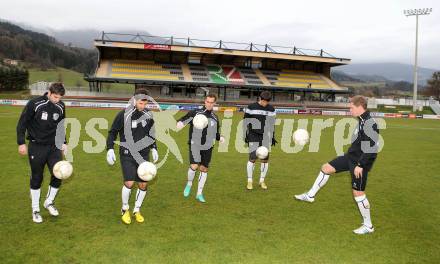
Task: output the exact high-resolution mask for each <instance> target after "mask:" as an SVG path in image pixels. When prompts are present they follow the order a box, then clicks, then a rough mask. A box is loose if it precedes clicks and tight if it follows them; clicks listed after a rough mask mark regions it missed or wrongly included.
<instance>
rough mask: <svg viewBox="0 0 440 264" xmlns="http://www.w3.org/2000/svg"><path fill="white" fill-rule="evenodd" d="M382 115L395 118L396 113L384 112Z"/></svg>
mask: <svg viewBox="0 0 440 264" xmlns="http://www.w3.org/2000/svg"><path fill="white" fill-rule="evenodd" d="M384 117H391V118H395V117H396V114H394V113H384Z"/></svg>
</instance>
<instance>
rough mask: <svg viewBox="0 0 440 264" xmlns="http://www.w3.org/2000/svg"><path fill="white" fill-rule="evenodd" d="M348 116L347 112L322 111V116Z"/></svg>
mask: <svg viewBox="0 0 440 264" xmlns="http://www.w3.org/2000/svg"><path fill="white" fill-rule="evenodd" d="M348 114H349V113H348V112H347V111H327V110H323V111H322V115H335V116H345V115H348Z"/></svg>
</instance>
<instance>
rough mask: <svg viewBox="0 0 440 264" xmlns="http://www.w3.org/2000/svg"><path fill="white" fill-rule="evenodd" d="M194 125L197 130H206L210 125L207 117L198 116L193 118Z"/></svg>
mask: <svg viewBox="0 0 440 264" xmlns="http://www.w3.org/2000/svg"><path fill="white" fill-rule="evenodd" d="M192 122H193V125H194V127H195V128H197V129H204V128H205V127H206V126H207V125H208V118H207V117H206V116H205V115H202V114H198V115H196V116H195V117H194V118H193V121H192Z"/></svg>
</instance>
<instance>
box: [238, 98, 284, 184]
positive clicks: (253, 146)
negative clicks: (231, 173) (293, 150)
mask: <svg viewBox="0 0 440 264" xmlns="http://www.w3.org/2000/svg"><path fill="white" fill-rule="evenodd" d="M271 98H272V94H271V93H270V92H269V91H263V92H261V94H260V96H259V98H258V102H256V103H252V104H250V105H248V107H247V108H246V109H245V110H244V122H243V126H244V129H243V131H244V133H245V135H244V140H245V142H246V143H248V145H249V160H248V162H247V186H246V188H247V189H248V190H252V189H253V188H254V187H253V183H252V182H253V179H252V177H253V176H252V174H253V171H254V167H255V161H256V160H257V154H256V152H257V148H258V147H260V146H265V147H266V148H267V149H270V145H272V146H275V144H276V143H277V141H276V140H275V118H276V112H275V109H274V108H273V106H272V105H270V104H269V102H270V100H271ZM260 166H261V167H260V168H261V169H260V182H259V183H260V187H261V188H262V189H263V190H267V185H266V182H265V178H266V175H267V171H268V170H269V155H268V156H267V158H265V159H263V160H261V165H260Z"/></svg>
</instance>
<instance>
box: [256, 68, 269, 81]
mask: <svg viewBox="0 0 440 264" xmlns="http://www.w3.org/2000/svg"><path fill="white" fill-rule="evenodd" d="M254 71H255V74H256V75H257V76H258V78H260V80H261V81H262V82H263V84H264V85H270V82H269V80H268V79H267V78H266V76H264V74H263V73H262V72H261V71H260V69H255V70H254Z"/></svg>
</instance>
